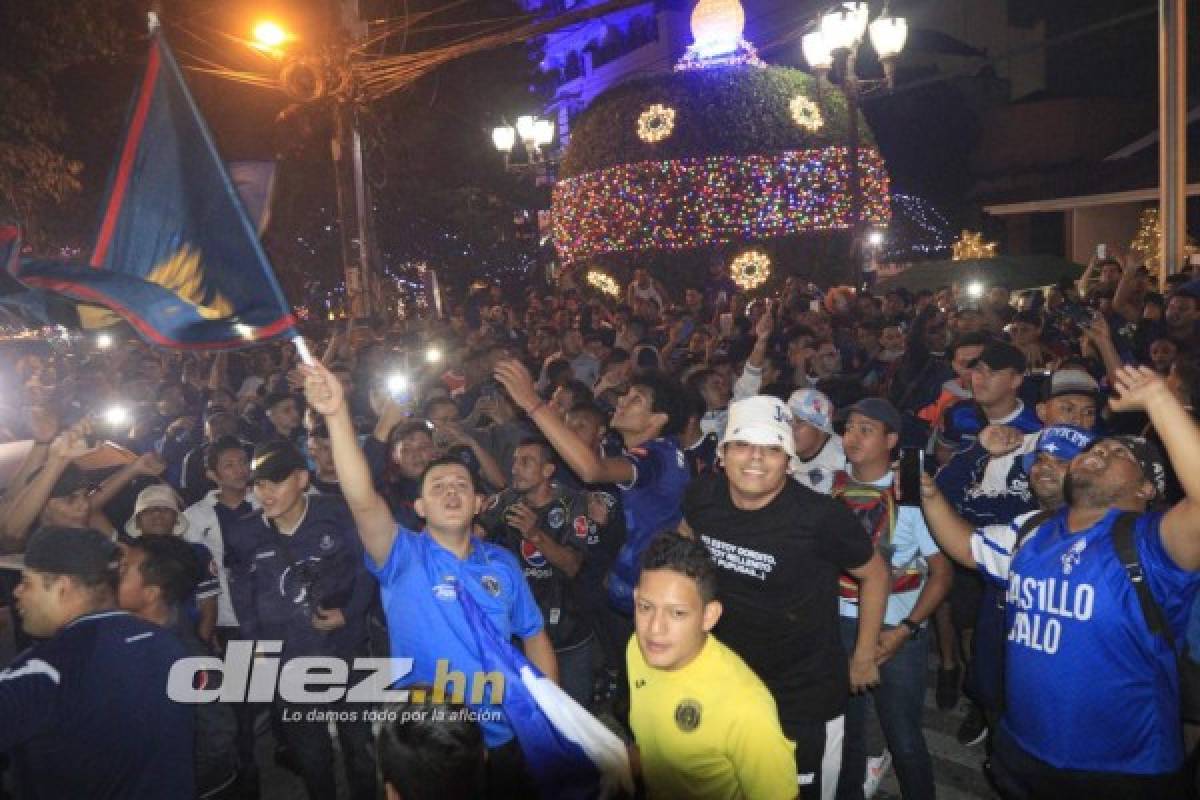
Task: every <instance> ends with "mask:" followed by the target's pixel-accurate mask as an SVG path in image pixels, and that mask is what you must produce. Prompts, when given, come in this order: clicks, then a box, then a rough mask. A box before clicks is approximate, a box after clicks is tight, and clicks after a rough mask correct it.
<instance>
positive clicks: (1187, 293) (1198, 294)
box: [1171, 280, 1200, 300]
mask: <svg viewBox="0 0 1200 800" xmlns="http://www.w3.org/2000/svg"><path fill="white" fill-rule="evenodd" d="M1177 296H1183V297H1194V298H1196V299H1197V300H1200V280H1194V281H1188V282H1187V283H1185V284H1182V285H1180V286H1177V287H1176V288H1175V289H1174V290H1173V291H1172V292H1171V297H1177Z"/></svg>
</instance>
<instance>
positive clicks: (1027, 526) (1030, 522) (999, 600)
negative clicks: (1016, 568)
mask: <svg viewBox="0 0 1200 800" xmlns="http://www.w3.org/2000/svg"><path fill="white" fill-rule="evenodd" d="M1056 510H1057V509H1042V510H1041V511H1035V512H1033V513H1032V514H1030V515H1029V516H1028V517H1026V518H1025V521H1024V522H1022V523H1021V527H1020V528H1018V529H1017V539H1016V541H1015V542H1013V548H1012V555H1013V556H1014V557H1015V556H1016V555H1017V551H1018V550H1020V549H1021V547H1022V546H1023V545H1024V544H1025V542H1027V541H1029V537H1031V536H1033V534H1034V533H1036V532H1037V529H1038V528H1040V527H1041V526H1042V523H1043V522H1045V521H1046V520H1048V519H1050V518H1051V517H1052V516H1054V513H1055V511H1056ZM1007 601H1008V597H1007V592H996V608H998V609H1000V610H1001V611H1004V604H1005V603H1006V602H1007Z"/></svg>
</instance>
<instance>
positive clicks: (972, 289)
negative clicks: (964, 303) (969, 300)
mask: <svg viewBox="0 0 1200 800" xmlns="http://www.w3.org/2000/svg"><path fill="white" fill-rule="evenodd" d="M967 297H973V298H975V299H976V300H978V299H979V298H980V297H983V284H982V283H980V282H979V281H972V282H971V283H969V284H967Z"/></svg>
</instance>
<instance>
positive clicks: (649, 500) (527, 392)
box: [496, 359, 690, 614]
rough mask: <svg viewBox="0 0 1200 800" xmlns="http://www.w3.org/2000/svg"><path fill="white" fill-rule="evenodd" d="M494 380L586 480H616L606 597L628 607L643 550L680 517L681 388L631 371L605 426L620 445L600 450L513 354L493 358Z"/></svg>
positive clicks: (683, 469)
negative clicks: (615, 537) (617, 547)
mask: <svg viewBox="0 0 1200 800" xmlns="http://www.w3.org/2000/svg"><path fill="white" fill-rule="evenodd" d="M496 380H498V381H500V383H502V384H503V385H504V387H505V388H506V389H507V390H508V393H509V395H510V396H511V397H512V399H513V402H514V403H516V404H517V406H518V407H520V408H521V409H522V410H523V411H524V412H525V413H526V414H527V415H528V416H529V418H530V419H531V420H533V422H534V424H536V425H537V426H538V428H540V429H541V431H542V435H544V436H545V437H546V439H547V441H549V442H550V444H551V445H552V446H553V447H554V449H555V451H557V452H558V454H559V456H561V457H562V459H563V461H565V462H567V466H569V467H570V468H571V469H572V471H574V473H575V474H576V475H578V476H579V478H580V480H582V481H583V482H584V483H615V484H616V485H617V487H618V488H619V489H620V490H621V499H622V500H623V502H624V505H625V522H626V539H625V545H624V546H623V547H622V548H621V551H620V553H618V555H617V560H616V562H615V563H614V564H613V568H612V572H611V573H610V574H609V577H608V598H609V603H610V604H612V605H613V606H614V607H615V608H617V609H618V610H621V611H623V612H624V613H626V614H631V613H633V587H634V586H635V585H636V584H637V579H638V563H639V560H640V559H641V555H642V551H644V550H645V549H646V546H647V545H648V544H649V543H650V540H651V539H652V538H653V537H654V535H655V534H656V533H659V532H660V531H663V530H667V529H669V528H673V527H675V526H676V525H678V524H679V520H680V519H681V518H682V510H681V507H682V502H683V492H684V490H685V489H687V485H688V481H689V480H690V474H689V472H688V468H687V460H686V459H685V458H684V456H683V451H682V450H680V449H679V442H678V440H677V439H676V438H675V437H676V435H677V434H678V433H679V432H680V431H681V430H682V429H683V424H684V423H685V422H686V421H687V406H686V403H685V402H684V393H683V387H682V386H680V385H679V382H678V381H676V380H674V379H673V378H670V377H668V376H667V375H664V374H662V373H660V372H655V371H649V372H643V373H641V374H639V375H638V376H636V377H635V378H634V379H633V381H632V383H631V384H630V386H629V391H627V392H626V393H625V394H624V395H622V396H621V399H620V400H618V401H617V409H616V411H615V412H614V413H613V417H612V420H611V422H610V423H609V427H610V428H611V429H612V430H614V431H616V432H617V433H618V434H620V436H621V439H622V442H623V444H624V452H623V453H622V454H621V455H619V456H615V457H611V458H604V457H601V456H599V455H598V454H597V453H596V452H595V451H594V450H593V449H592V448H591V447H589V446H588V445H587V443H585V442H584V441H583V440H582V439H580V438H579V437H578V436H576V435H575V434H574V433H573V432H572V431H571V429H570V428H568V427H567V425H566V423H565V422H563V421H562V419H560V418H559V416H558V415H557V414H555V413H553V412H552V411H551V410H550V409H549V407H548V406H547V405H546V404H545V402H543V401H542V399H541V398H540V397H538V394H537V391H536V389H535V388H534V384H533V378H532V377H530V375H529V372H528V370H526V369H525V367H524V366H522V365H521V363H520V362H519V361H515V360H512V359H509V360H506V361H501V362H500V363H498V364H497V365H496Z"/></svg>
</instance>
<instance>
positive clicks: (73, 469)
mask: <svg viewBox="0 0 1200 800" xmlns="http://www.w3.org/2000/svg"><path fill="white" fill-rule="evenodd" d="M40 471H41V470H38V472H40ZM36 475H37V473H36V472H35V473H34V476H36ZM91 488H92V484H91V481H89V480H88V478H87V474H86V473H84V471H83V470H82V469H80V468H79V467H78V466H76V465H75V464H68V465H67V467H66V469H64V470H63V471H62V474H61V475H59V476H58V480H57V481H55V482H54V486H53V487H52V488H51V489H50V496H51V497H70V496H71V495H73V494H74V493H75V492H77V491H79V490H80V489H87V490H90V489H91Z"/></svg>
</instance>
